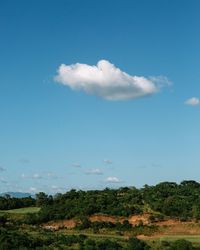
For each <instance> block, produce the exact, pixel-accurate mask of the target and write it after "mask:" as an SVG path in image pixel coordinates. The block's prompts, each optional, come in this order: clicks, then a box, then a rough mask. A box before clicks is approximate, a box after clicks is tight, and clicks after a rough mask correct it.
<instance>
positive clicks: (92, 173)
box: [85, 168, 103, 175]
mask: <svg viewBox="0 0 200 250" xmlns="http://www.w3.org/2000/svg"><path fill="white" fill-rule="evenodd" d="M85 174H88V175H90V174H91V175H102V174H103V172H102V171H101V170H100V169H99V168H93V169H90V170H88V171H86V172H85Z"/></svg>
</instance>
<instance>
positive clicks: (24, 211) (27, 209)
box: [0, 207, 40, 214]
mask: <svg viewBox="0 0 200 250" xmlns="http://www.w3.org/2000/svg"><path fill="white" fill-rule="evenodd" d="M39 211H40V208H39V207H25V208H17V209H10V210H0V213H11V214H28V213H30V214H31V213H37V212H39Z"/></svg>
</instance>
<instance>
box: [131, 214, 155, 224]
mask: <svg viewBox="0 0 200 250" xmlns="http://www.w3.org/2000/svg"><path fill="white" fill-rule="evenodd" d="M149 216H150V214H141V215H132V216H130V217H129V218H128V221H129V223H130V224H131V225H133V226H136V225H138V224H140V223H141V222H142V223H143V224H144V225H147V224H149Z"/></svg>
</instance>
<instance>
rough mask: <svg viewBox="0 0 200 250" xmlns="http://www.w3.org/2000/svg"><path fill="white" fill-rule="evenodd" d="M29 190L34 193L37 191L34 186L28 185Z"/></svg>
mask: <svg viewBox="0 0 200 250" xmlns="http://www.w3.org/2000/svg"><path fill="white" fill-rule="evenodd" d="M29 191H30V192H31V193H34V192H36V191H37V188H36V187H30V188H29Z"/></svg>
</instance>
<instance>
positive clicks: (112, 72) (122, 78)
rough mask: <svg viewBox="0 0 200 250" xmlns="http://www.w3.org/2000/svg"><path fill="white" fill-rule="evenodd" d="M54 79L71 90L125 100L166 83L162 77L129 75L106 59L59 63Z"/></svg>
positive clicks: (167, 82) (154, 91)
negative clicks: (89, 61)
mask: <svg viewBox="0 0 200 250" xmlns="http://www.w3.org/2000/svg"><path fill="white" fill-rule="evenodd" d="M55 80H56V81H57V82H59V83H61V84H63V85H66V86H68V87H70V88H71V89H72V90H77V91H84V92H86V93H88V94H92V95H96V96H100V97H102V98H104V99H106V100H127V99H135V98H139V97H143V96H148V95H152V94H155V93H157V92H158V91H159V90H160V88H161V87H162V86H163V85H168V84H169V80H168V79H167V78H166V77H162V76H159V77H149V78H146V77H144V76H132V75H129V74H127V73H126V72H123V71H122V70H120V69H119V68H117V67H115V65H114V64H112V63H110V62H109V61H107V60H100V61H99V62H98V63H97V65H88V64H81V63H76V64H71V65H65V64H62V65H60V67H59V69H58V74H57V76H56V77H55Z"/></svg>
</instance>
